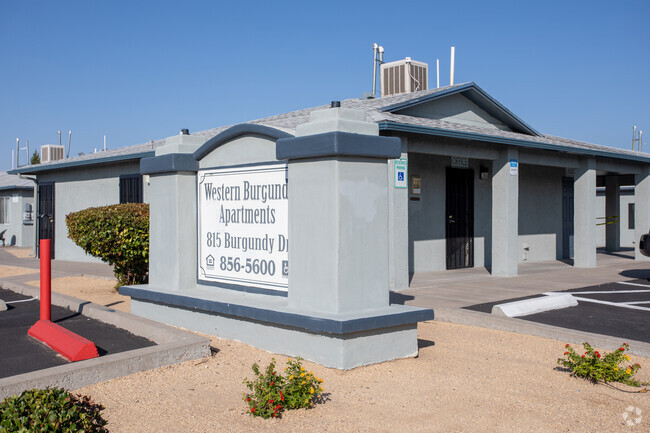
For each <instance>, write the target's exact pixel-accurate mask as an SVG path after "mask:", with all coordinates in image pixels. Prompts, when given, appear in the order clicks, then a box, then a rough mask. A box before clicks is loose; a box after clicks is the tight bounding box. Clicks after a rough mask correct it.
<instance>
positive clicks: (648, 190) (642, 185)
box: [634, 165, 650, 261]
mask: <svg viewBox="0 0 650 433" xmlns="http://www.w3.org/2000/svg"><path fill="white" fill-rule="evenodd" d="M649 231H650V167H648V166H647V165H646V166H645V167H644V168H643V169H642V171H641V173H639V174H637V175H635V176H634V260H639V261H648V260H650V257H646V256H644V255H643V254H641V252H640V251H639V239H641V235H643V234H645V233H648V232H649Z"/></svg>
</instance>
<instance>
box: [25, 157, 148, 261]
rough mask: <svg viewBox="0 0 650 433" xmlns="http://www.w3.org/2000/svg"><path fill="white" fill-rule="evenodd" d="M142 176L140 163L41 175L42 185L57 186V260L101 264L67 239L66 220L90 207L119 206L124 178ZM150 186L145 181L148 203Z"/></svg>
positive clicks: (55, 192) (144, 196)
mask: <svg viewBox="0 0 650 433" xmlns="http://www.w3.org/2000/svg"><path fill="white" fill-rule="evenodd" d="M139 172H140V163H139V161H137V162H130V161H129V162H123V163H120V164H113V165H106V166H94V167H92V166H91V167H83V168H76V169H68V170H66V171H60V172H51V173H43V174H39V176H38V180H39V182H54V194H55V197H54V205H55V207H54V212H55V213H54V218H55V230H54V246H55V258H56V259H57V260H71V261H82V262H101V261H100V260H99V259H97V258H95V257H92V256H89V255H87V254H86V253H85V252H84V251H83V250H82V249H81V248H79V247H78V246H77V245H75V243H74V242H72V241H71V240H70V239H69V238H68V229H67V227H66V224H65V217H66V215H68V214H69V213H71V212H76V211H79V210H83V209H86V208H89V207H97V206H106V205H109V204H117V203H119V201H120V195H119V194H120V181H119V177H120V176H121V175H127V174H135V173H139ZM148 190H149V185H148V183H147V182H146V181H143V199H144V201H145V202H148V199H149V192H148Z"/></svg>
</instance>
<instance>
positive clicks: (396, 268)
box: [388, 138, 409, 290]
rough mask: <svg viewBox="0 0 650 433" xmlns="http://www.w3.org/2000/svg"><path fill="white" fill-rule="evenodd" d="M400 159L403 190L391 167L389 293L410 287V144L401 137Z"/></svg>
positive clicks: (389, 171)
mask: <svg viewBox="0 0 650 433" xmlns="http://www.w3.org/2000/svg"><path fill="white" fill-rule="evenodd" d="M401 140H402V143H401V145H402V154H401V156H400V159H402V160H406V172H405V173H404V176H405V179H404V187H402V185H403V184H402V183H401V182H400V180H399V179H398V178H397V171H398V170H397V169H396V167H395V164H396V162H399V163H401V164H402V166H403V165H404V164H403V161H399V160H397V159H393V160H391V161H390V163H389V164H388V179H390V180H389V185H388V208H389V212H388V277H389V287H390V290H403V289H408V287H409V244H408V242H409V226H408V224H409V210H408V204H409V203H408V201H409V198H408V173H409V170H408V141H407V139H406V138H402V139H401Z"/></svg>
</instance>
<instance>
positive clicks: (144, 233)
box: [65, 203, 149, 287]
mask: <svg viewBox="0 0 650 433" xmlns="http://www.w3.org/2000/svg"><path fill="white" fill-rule="evenodd" d="M65 222H66V225H67V226H68V237H69V238H70V239H72V241H73V242H74V243H76V244H77V245H79V246H80V247H81V248H82V249H83V250H84V251H85V252H86V253H88V254H90V255H91V256H94V257H99V258H100V259H102V261H104V262H106V263H108V264H109V265H111V266H112V267H113V272H114V274H115V278H117V287H119V286H124V285H128V284H141V283H146V282H147V279H148V272H149V205H148V204H144V203H126V204H116V205H110V206H102V207H93V208H88V209H84V210H82V211H79V212H73V213H70V214H68V215H66V217H65Z"/></svg>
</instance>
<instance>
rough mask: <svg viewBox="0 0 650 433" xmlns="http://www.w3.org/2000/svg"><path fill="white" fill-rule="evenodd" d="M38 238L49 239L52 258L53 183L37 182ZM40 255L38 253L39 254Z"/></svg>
mask: <svg viewBox="0 0 650 433" xmlns="http://www.w3.org/2000/svg"><path fill="white" fill-rule="evenodd" d="M38 239H51V240H52V244H51V255H52V258H54V184H53V183H39V184H38ZM39 257H40V255H39Z"/></svg>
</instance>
